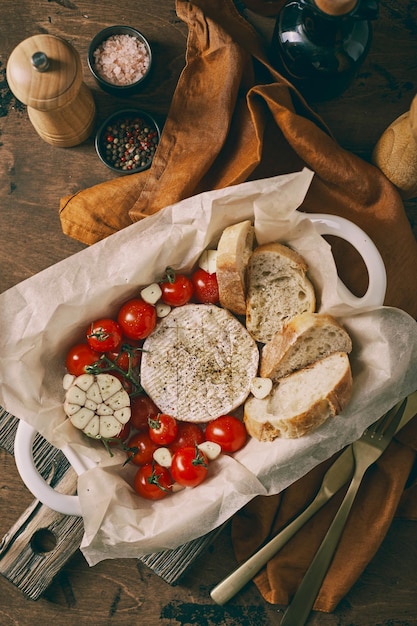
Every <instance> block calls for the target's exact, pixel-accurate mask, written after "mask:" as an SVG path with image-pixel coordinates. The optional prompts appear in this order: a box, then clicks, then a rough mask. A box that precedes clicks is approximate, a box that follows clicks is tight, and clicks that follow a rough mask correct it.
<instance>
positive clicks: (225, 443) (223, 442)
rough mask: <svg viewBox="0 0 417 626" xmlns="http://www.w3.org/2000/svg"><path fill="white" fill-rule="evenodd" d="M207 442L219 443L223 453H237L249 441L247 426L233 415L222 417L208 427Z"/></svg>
mask: <svg viewBox="0 0 417 626" xmlns="http://www.w3.org/2000/svg"><path fill="white" fill-rule="evenodd" d="M205 435H206V440H207V441H214V442H215V443H218V444H219V446H220V447H221V449H222V452H236V451H237V450H240V448H243V446H244V445H245V443H246V439H247V431H246V428H245V425H244V424H243V423H242V422H241V421H240V420H239V419H238V418H237V417H234V416H233V415H221V416H220V417H218V418H216V419H214V420H213V421H212V422H209V423H208V424H207V427H206V433H205Z"/></svg>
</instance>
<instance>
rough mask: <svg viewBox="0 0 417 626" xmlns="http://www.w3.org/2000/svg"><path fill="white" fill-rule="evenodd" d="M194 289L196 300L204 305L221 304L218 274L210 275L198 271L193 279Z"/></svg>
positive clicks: (200, 270) (201, 270)
mask: <svg viewBox="0 0 417 626" xmlns="http://www.w3.org/2000/svg"><path fill="white" fill-rule="evenodd" d="M191 280H192V283H193V289H194V298H195V300H196V301H197V302H201V303H202V304H217V303H218V302H219V285H218V284H217V276H216V274H209V273H208V272H206V271H205V270H203V269H201V268H200V269H198V270H196V271H195V272H194V274H193V275H192V277H191Z"/></svg>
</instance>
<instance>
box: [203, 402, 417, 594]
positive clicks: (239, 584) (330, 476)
mask: <svg viewBox="0 0 417 626" xmlns="http://www.w3.org/2000/svg"><path fill="white" fill-rule="evenodd" d="M416 412H417V392H414V393H413V394H411V395H410V396H409V397H408V400H407V406H406V409H405V411H404V414H403V417H402V419H401V421H400V423H399V424H398V426H397V431H398V430H399V429H400V428H402V427H403V426H404V425H405V424H406V423H407V422H408V421H409V420H410V419H411V418H412V417H413V416H414V415H415V413H416ZM352 449H353V444H351V445H350V446H348V447H347V448H346V450H345V451H344V452H343V453H342V454H341V455H340V456H339V457H338V458H337V460H336V461H335V462H334V463H333V464H332V465H331V467H330V468H329V469H328V470H327V472H326V474H325V475H324V477H323V480H322V484H321V487H320V489H319V491H318V492H317V494H316V496H315V498H314V499H313V500H312V502H311V503H310V504H309V505H308V506H307V508H306V509H305V510H304V511H303V512H302V513H301V514H300V515H298V516H297V517H296V518H295V519H294V520H292V521H291V522H290V523H289V524H288V525H287V526H286V527H285V528H283V530H281V531H280V532H279V533H278V534H277V535H276V536H275V537H273V538H272V539H271V540H270V541H268V543H266V544H265V545H264V546H262V547H261V548H260V549H259V550H258V551H257V552H256V553H255V554H253V555H252V556H251V557H249V558H248V559H247V560H246V561H244V562H243V563H242V564H241V565H240V566H239V567H237V568H236V569H235V570H234V571H233V572H232V573H231V574H229V575H228V576H227V577H226V578H224V579H223V580H222V581H221V582H220V583H219V584H218V585H216V587H214V588H213V589H212V591H211V594H210V595H211V598H212V599H213V600H214V601H215V602H216V603H217V604H220V605H222V604H225V603H226V602H228V601H229V600H230V599H231V598H232V597H233V596H234V595H235V594H236V593H238V592H239V591H240V590H241V589H242V588H243V587H244V585H246V583H248V582H249V581H250V580H251V579H252V578H253V577H254V576H255V575H256V574H257V573H258V572H259V571H260V570H261V569H262V567H263V566H264V565H266V563H267V562H268V561H269V560H270V559H271V558H272V557H273V556H275V554H277V552H279V550H281V548H283V547H284V545H285V544H286V543H287V542H288V541H289V540H290V539H291V537H293V536H294V535H295V533H296V532H297V531H298V530H300V528H302V526H303V525H304V524H305V523H306V522H308V520H309V519H310V518H311V517H312V516H313V515H314V514H315V513H317V511H319V510H320V509H321V508H322V507H323V506H324V504H326V502H328V500H330V498H332V497H333V496H334V495H335V494H336V493H337V492H338V491H339V489H341V488H342V487H343V485H345V484H346V483H347V482H348V480H349V479H350V478H351V477H352V475H353V471H354V457H353V451H352Z"/></svg>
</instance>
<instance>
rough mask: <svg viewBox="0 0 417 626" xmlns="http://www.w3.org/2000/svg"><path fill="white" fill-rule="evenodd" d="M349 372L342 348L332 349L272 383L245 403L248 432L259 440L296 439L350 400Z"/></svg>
mask: <svg viewBox="0 0 417 626" xmlns="http://www.w3.org/2000/svg"><path fill="white" fill-rule="evenodd" d="M351 393H352V372H351V368H350V362H349V357H348V355H347V354H346V353H345V352H335V353H334V354H331V355H330V356H327V357H324V358H323V359H320V360H319V361H315V362H314V363H312V364H311V365H309V366H308V367H306V368H304V369H302V370H298V371H297V372H294V373H293V374H290V375H289V376H287V377H286V378H283V379H281V380H280V381H278V382H277V383H275V384H274V386H273V388H272V391H271V393H270V395H269V396H267V397H266V398H263V399H258V398H254V397H249V398H248V399H247V400H246V402H245V404H244V421H245V425H246V429H247V431H248V433H249V434H250V435H251V436H252V437H255V438H256V439H258V440H259V441H273V440H274V439H276V438H277V437H283V438H287V439H295V438H298V437H302V436H303V435H306V434H307V433H309V432H311V431H312V430H314V429H316V428H318V427H319V426H321V425H322V424H323V423H324V422H325V421H326V420H327V419H328V418H329V417H334V416H335V415H337V414H339V413H340V412H341V411H342V410H343V409H344V407H345V406H346V405H347V403H348V402H349V400H350V397H351Z"/></svg>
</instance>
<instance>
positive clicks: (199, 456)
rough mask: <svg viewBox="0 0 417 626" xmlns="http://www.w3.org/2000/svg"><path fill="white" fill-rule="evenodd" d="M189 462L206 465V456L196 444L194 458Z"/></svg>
mask: <svg viewBox="0 0 417 626" xmlns="http://www.w3.org/2000/svg"><path fill="white" fill-rule="evenodd" d="M191 463H192V465H202V466H203V467H208V465H207V463H206V457H205V456H204V454H203V453H202V452H201V450H200V448H199V447H198V445H197V444H196V446H195V458H194V459H193V460H192V461H191Z"/></svg>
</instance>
